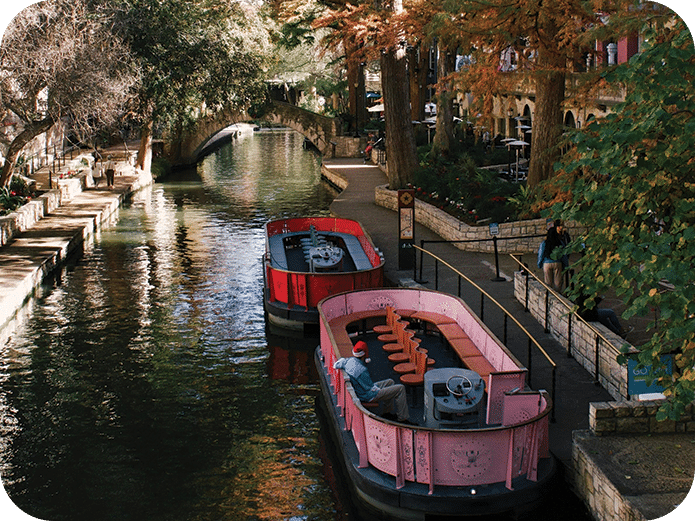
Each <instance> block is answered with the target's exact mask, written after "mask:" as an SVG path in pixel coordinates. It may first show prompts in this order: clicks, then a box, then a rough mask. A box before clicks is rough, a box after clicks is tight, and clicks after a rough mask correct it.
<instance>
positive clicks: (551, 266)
mask: <svg viewBox="0 0 695 521" xmlns="http://www.w3.org/2000/svg"><path fill="white" fill-rule="evenodd" d="M561 251H562V241H561V240H560V236H559V235H558V233H557V229H556V228H555V226H553V227H551V228H549V229H548V234H547V235H546V237H545V240H544V241H543V242H542V243H541V246H540V248H539V249H538V267H539V268H542V269H543V281H544V282H545V284H546V285H547V286H550V287H552V288H553V289H554V290H555V291H558V292H560V291H562V260H561V257H562V253H561Z"/></svg>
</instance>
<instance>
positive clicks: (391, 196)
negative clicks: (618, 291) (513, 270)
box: [374, 185, 583, 253]
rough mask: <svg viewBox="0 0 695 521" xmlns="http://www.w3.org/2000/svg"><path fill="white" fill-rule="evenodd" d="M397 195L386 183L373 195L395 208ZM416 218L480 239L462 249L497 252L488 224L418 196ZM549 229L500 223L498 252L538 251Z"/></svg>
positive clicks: (452, 235)
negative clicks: (468, 221) (455, 214)
mask: <svg viewBox="0 0 695 521" xmlns="http://www.w3.org/2000/svg"><path fill="white" fill-rule="evenodd" d="M397 197H398V192H397V191H396V190H389V189H388V187H387V186H386V185H384V186H378V187H377V188H376V190H375V194H374V198H375V202H376V204H378V205H379V206H383V207H384V208H388V209H390V210H393V211H397V210H398V200H397ZM415 219H416V221H417V222H418V223H420V224H422V225H424V226H427V228H429V229H430V230H432V231H434V232H436V233H437V234H438V235H440V236H441V237H442V238H443V239H445V240H447V241H461V240H467V241H479V242H465V243H458V244H454V245H455V246H456V247H457V248H458V249H460V250H464V251H475V252H486V253H491V252H493V251H494V243H493V241H492V237H491V236H490V228H489V226H482V225H481V226H469V225H467V224H466V223H463V222H461V221H459V220H458V219H456V218H455V217H453V216H451V215H449V214H448V213H446V212H445V211H444V210H440V209H439V208H437V207H435V206H433V205H431V204H428V203H425V202H423V201H420V200H418V199H416V200H415ZM567 229H568V232H569V234H570V236H572V237H574V236H576V235H578V234H580V233H581V232H582V231H583V229H582V228H581V227H580V226H578V225H576V224H568V225H567ZM547 231H548V224H547V221H546V219H530V220H527V221H515V222H508V223H499V235H498V236H497V239H498V240H497V251H498V252H499V253H532V252H537V251H538V246H539V245H540V243H541V241H542V240H543V238H544V237H545V234H546V233H547Z"/></svg>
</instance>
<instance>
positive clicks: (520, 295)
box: [514, 271, 628, 400]
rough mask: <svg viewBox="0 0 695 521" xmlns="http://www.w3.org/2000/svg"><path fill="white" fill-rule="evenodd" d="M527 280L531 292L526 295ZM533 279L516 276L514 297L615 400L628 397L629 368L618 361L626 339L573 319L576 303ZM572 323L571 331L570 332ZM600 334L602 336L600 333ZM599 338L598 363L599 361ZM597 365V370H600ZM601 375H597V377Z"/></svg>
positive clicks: (602, 327) (595, 324)
mask: <svg viewBox="0 0 695 521" xmlns="http://www.w3.org/2000/svg"><path fill="white" fill-rule="evenodd" d="M527 280H528V293H527ZM546 293H548V292H547V291H546V289H545V288H544V287H543V286H542V285H541V284H540V283H539V282H537V281H535V280H534V279H533V278H532V277H530V276H529V277H528V278H527V277H526V276H525V275H524V273H523V272H520V271H519V272H515V273H514V296H515V298H516V299H517V300H518V301H519V302H520V303H521V304H522V305H524V307H527V308H528V310H529V312H531V314H532V315H533V316H534V317H535V318H536V320H538V322H539V323H540V324H541V325H543V326H544V327H545V329H546V330H547V331H548V332H549V333H550V334H551V335H552V336H553V337H554V338H555V339H556V340H557V341H558V342H559V343H560V344H561V345H563V346H565V347H567V346H568V345H569V346H570V347H569V353H570V354H571V355H572V357H574V359H575V360H577V362H579V363H580V364H581V365H582V367H584V369H586V370H587V371H588V372H589V373H590V374H591V375H592V376H594V377H595V378H597V379H598V382H599V383H600V384H601V385H602V386H603V387H604V389H606V390H607V391H608V392H609V393H610V394H611V396H613V397H614V398H615V399H616V400H622V399H623V398H624V397H626V396H627V376H628V375H627V368H626V367H625V366H621V365H620V364H618V362H617V357H618V354H619V349H620V347H621V346H622V345H624V344H626V342H625V340H623V339H622V338H621V337H619V336H618V335H616V334H615V333H613V332H612V331H611V330H609V329H608V328H607V327H605V326H604V325H603V324H600V323H598V322H591V323H590V324H589V323H586V322H584V321H582V320H581V319H579V318H578V317H577V316H576V315H572V318H571V319H570V312H569V310H570V309H572V307H573V304H572V303H571V302H570V301H569V300H568V299H566V298H564V297H559V298H558V297H556V296H555V295H554V294H552V293H548V295H547V300H546ZM570 321H571V329H570ZM598 333H600V335H599V334H598ZM597 339H598V362H597V355H596V350H597ZM597 366H598V371H597ZM597 374H598V376H597Z"/></svg>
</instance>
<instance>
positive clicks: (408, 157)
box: [381, 46, 418, 190]
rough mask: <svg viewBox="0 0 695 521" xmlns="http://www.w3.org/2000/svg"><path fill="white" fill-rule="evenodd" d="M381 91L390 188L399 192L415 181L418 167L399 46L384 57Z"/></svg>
mask: <svg viewBox="0 0 695 521" xmlns="http://www.w3.org/2000/svg"><path fill="white" fill-rule="evenodd" d="M381 92H382V94H383V96H384V119H385V122H386V161H387V163H388V178H389V187H390V188H391V189H392V190H396V189H399V188H404V187H405V186H406V184H407V183H409V182H411V181H412V179H413V174H414V172H415V169H416V168H417V166H418V161H417V150H416V148H415V134H414V132H413V123H412V120H411V119H410V89H409V83H408V71H407V66H406V52H405V49H404V48H402V47H400V46H399V47H397V48H395V49H389V50H387V51H384V52H382V54H381Z"/></svg>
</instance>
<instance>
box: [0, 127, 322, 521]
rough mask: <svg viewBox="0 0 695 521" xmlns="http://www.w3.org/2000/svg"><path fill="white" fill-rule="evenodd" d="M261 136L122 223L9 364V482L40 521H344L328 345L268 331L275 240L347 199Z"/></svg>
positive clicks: (148, 201) (51, 290)
mask: <svg viewBox="0 0 695 521" xmlns="http://www.w3.org/2000/svg"><path fill="white" fill-rule="evenodd" d="M302 142H303V138H302V137H301V136H300V135H299V134H296V133H294V132H278V131H273V132H257V133H252V134H247V135H244V136H243V137H242V138H240V139H238V140H236V141H234V142H232V143H231V144H229V145H226V146H224V147H222V148H221V149H219V150H218V151H217V152H216V153H214V154H212V155H210V156H208V157H207V158H206V159H205V160H203V161H202V162H201V164H200V165H199V166H198V168H197V172H185V173H182V174H179V175H177V176H176V178H172V179H169V180H167V181H166V182H164V183H157V184H156V185H155V186H154V187H153V188H152V189H148V190H145V191H143V192H141V193H139V194H137V195H136V196H135V198H134V199H133V201H132V202H131V203H129V204H128V205H126V207H124V208H122V209H121V211H120V219H119V220H118V222H117V224H115V225H114V226H113V227H111V228H109V229H105V230H102V232H101V233H100V235H99V236H98V237H97V238H96V240H95V241H94V244H92V245H90V246H89V247H88V248H87V249H88V251H86V252H85V253H84V254H83V255H81V257H80V258H78V259H75V260H74V262H72V263H71V264H70V265H69V266H68V268H67V269H66V270H64V273H63V274H62V276H61V277H60V278H59V279H58V280H59V282H60V283H59V284H58V283H56V284H54V285H53V286H51V287H47V288H45V292H44V293H45V294H44V296H43V297H41V298H40V299H39V300H38V301H37V302H36V303H35V304H34V309H33V311H32V312H31V314H30V317H29V319H28V320H27V322H26V324H25V325H24V326H23V327H22V328H21V329H20V330H19V331H17V332H16V333H15V334H14V335H13V337H12V339H11V340H10V341H9V342H8V344H7V345H5V346H3V347H1V348H0V415H1V416H0V419H1V421H0V472H1V473H2V479H3V484H4V485H5V489H6V491H7V493H8V494H9V495H10V497H11V498H12V499H13V500H14V501H15V503H16V504H17V505H19V506H20V507H21V508H22V509H23V510H24V511H25V512H27V513H30V514H31V515H33V516H36V517H39V518H44V519H52V520H58V519H66V520H68V519H69V520H72V521H74V520H80V519H85V520H86V519H89V520H100V519H114V520H115V519H118V520H124V519H137V520H159V519H161V520H178V519H180V520H208V519H309V518H311V519H317V520H318V519H335V518H336V502H335V499H334V494H333V493H332V491H331V489H330V487H329V482H330V480H327V479H326V478H325V476H324V467H323V464H322V461H321V458H320V454H321V453H322V449H321V447H320V442H319V436H318V434H319V430H320V424H319V422H318V420H317V417H316V414H315V410H314V401H315V396H316V394H317V390H318V386H317V384H316V379H315V369H314V367H313V359H312V356H311V355H312V349H313V348H314V347H315V346H316V345H317V344H318V341H317V340H316V339H303V338H302V339H296V338H295V339H293V338H286V337H283V336H281V335H277V334H272V332H268V331H266V323H265V319H264V315H263V304H262V270H261V264H260V258H261V255H262V254H263V251H264V236H263V229H262V226H263V223H264V222H266V221H267V220H269V219H274V218H280V217H284V216H297V215H326V214H327V213H328V205H329V204H330V202H331V201H332V198H333V196H334V193H333V192H332V191H331V189H330V188H329V187H328V186H327V185H325V184H324V183H322V182H321V181H320V159H319V158H318V156H317V155H315V154H314V153H312V152H311V151H308V150H305V149H304V148H303V147H302Z"/></svg>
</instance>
